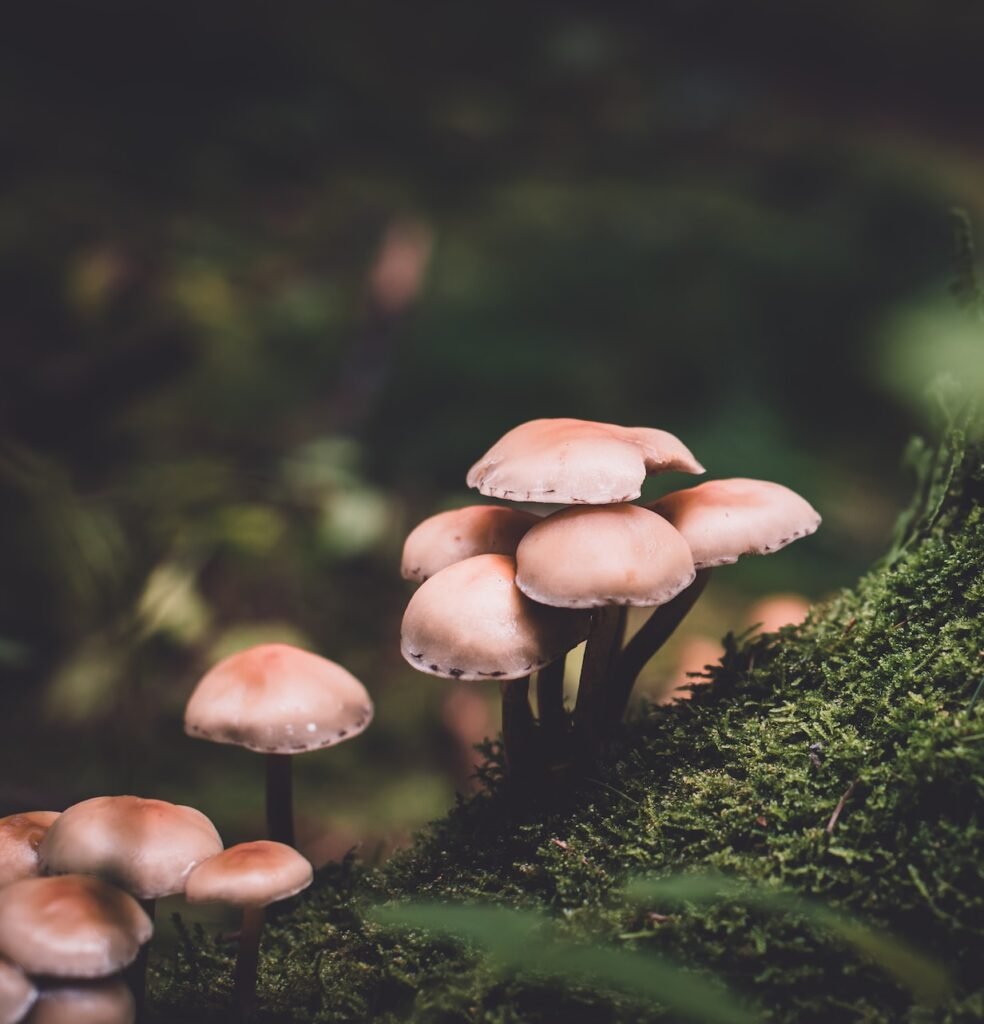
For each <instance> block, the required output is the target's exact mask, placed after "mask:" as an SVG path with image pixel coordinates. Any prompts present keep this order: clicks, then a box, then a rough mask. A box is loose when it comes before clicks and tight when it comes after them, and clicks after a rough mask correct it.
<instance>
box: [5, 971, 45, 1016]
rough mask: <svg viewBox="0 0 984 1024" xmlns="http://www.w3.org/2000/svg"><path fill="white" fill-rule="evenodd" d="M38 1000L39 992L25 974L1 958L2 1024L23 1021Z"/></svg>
mask: <svg viewBox="0 0 984 1024" xmlns="http://www.w3.org/2000/svg"><path fill="white" fill-rule="evenodd" d="M37 998H38V990H37V989H36V988H35V987H34V986H33V985H32V984H31V982H30V980H29V979H28V978H26V977H25V976H24V972H23V971H22V970H21V969H20V968H19V967H17V966H16V965H15V964H12V963H11V962H10V961H9V960H4V959H3V958H2V957H0V1024H17V1022H18V1021H21V1020H23V1019H24V1018H25V1017H26V1016H27V1014H28V1011H29V1010H30V1009H31V1007H32V1006H33V1005H34V1001H35V1000H36V999H37Z"/></svg>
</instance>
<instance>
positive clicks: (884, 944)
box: [627, 874, 950, 1003]
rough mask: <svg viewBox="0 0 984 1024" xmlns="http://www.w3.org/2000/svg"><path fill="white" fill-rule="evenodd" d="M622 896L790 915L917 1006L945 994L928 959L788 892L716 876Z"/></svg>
mask: <svg viewBox="0 0 984 1024" xmlns="http://www.w3.org/2000/svg"><path fill="white" fill-rule="evenodd" d="M627 895H628V896H629V898H630V899H635V900H638V901H639V902H648V901H651V900H669V901H673V902H677V903H679V902H689V903H715V902H718V901H721V900H732V901H734V902H736V903H741V904H743V905H745V906H749V907H755V908H757V909H759V910H764V911H768V912H772V913H777V914H790V915H792V916H795V917H799V918H802V919H803V920H804V921H806V922H807V923H809V924H810V925H813V926H814V927H816V928H821V929H823V930H824V931H826V932H829V933H830V934H832V935H834V936H836V937H837V938H838V939H841V940H842V941H843V942H846V943H847V944H848V945H850V946H853V947H854V948H855V949H856V950H857V951H858V952H860V953H862V954H863V955H865V956H866V957H868V958H869V959H870V960H872V961H873V962H874V963H876V964H877V965H878V966H879V967H881V968H882V969H883V970H885V971H886V972H888V973H889V974H891V975H892V976H893V977H894V978H895V979H896V981H898V982H899V984H900V985H902V986H904V987H905V988H907V989H908V990H909V991H910V992H912V994H913V995H914V996H915V997H916V998H917V999H918V1000H919V1001H921V1002H924V1003H936V1002H939V1001H940V1000H942V999H943V998H944V997H945V996H946V995H947V994H948V992H949V990H950V979H949V976H948V974H947V972H946V969H945V968H944V967H943V965H942V964H940V963H939V962H938V961H936V960H935V959H933V958H932V957H929V956H927V955H926V954H924V953H921V952H919V951H917V950H915V949H913V948H912V947H911V946H910V945H908V944H907V943H905V942H902V941H901V940H899V939H897V938H895V936H893V935H889V934H888V933H887V932H884V931H881V930H880V929H877V928H872V927H870V926H869V925H866V924H863V923H862V922H861V921H858V920H856V919H855V918H852V917H849V916H847V915H846V914H841V913H838V912H837V911H835V910H831V909H830V908H829V907H825V906H823V905H822V904H819V903H816V902H814V901H813V900H809V899H804V898H803V897H802V896H798V895H796V894H795V893H792V892H788V891H785V890H778V889H764V888H760V887H756V886H753V885H748V884H746V883H742V882H739V881H736V880H735V879H731V878H726V877H724V876H722V875H714V874H700V875H674V876H672V877H669V878H637V879H635V880H634V881H632V882H630V883H629V886H628V889H627Z"/></svg>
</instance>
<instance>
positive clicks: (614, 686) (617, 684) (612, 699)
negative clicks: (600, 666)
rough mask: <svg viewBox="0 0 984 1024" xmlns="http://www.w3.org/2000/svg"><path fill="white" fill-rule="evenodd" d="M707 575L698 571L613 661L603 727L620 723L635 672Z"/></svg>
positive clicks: (695, 596)
mask: <svg viewBox="0 0 984 1024" xmlns="http://www.w3.org/2000/svg"><path fill="white" fill-rule="evenodd" d="M710 575H711V570H710V569H698V570H697V575H696V576H695V577H694V581H693V583H691V584H690V586H689V587H687V589H686V590H684V591H682V592H681V593H679V594H677V596H676V597H675V598H673V600H672V601H669V602H668V603H667V604H664V605H661V606H660V607H659V608H657V609H656V610H655V611H654V612H653V613H652V615H650V616H649V618H648V619H647V620H646V622H645V623H643V625H642V627H641V628H640V629H639V631H638V632H637V633H636V634H635V636H633V637H632V639H631V640H629V642H628V643H627V644H626V645H625V648H624V649H623V651H622V653H621V654H620V655H619V656H618V657H617V658H616V659H615V664H614V667H613V670H612V677H611V679H610V681H609V686H608V687H607V689H606V693H605V696H606V703H605V707H604V711H603V715H604V722H605V727H606V728H608V729H612V728H614V727H615V726H616V725H617V724H618V723H619V721H621V718H622V716H623V715H624V714H625V709H626V708H627V707H628V704H629V699H630V698H631V696H632V689H633V687H634V686H635V682H636V679H638V677H639V673H640V672H641V671H642V669H643V668H644V667H645V665H646V663H647V662H648V661H649V659H650V658H652V657H653V655H654V654H656V652H657V651H658V650H660V648H661V647H662V646H663V645H664V644H665V643H666V641H667V640H669V638H670V637H671V636H672V635H673V633H674V632H675V631H676V628H677V626H679V625H680V623H681V622H683V620H684V619H685V618H686V617H687V614H688V613H689V612H690V609H691V608H693V606H694V605H695V604H696V603H697V599H698V598H699V597H700V595H701V594H702V593H703V592H704V588H705V587H706V586H707V581H708V579H710Z"/></svg>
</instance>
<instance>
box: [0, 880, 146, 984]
mask: <svg viewBox="0 0 984 1024" xmlns="http://www.w3.org/2000/svg"><path fill="white" fill-rule="evenodd" d="M153 933H154V926H153V924H151V921H150V918H149V917H148V916H147V915H146V914H145V913H144V912H143V910H142V908H141V906H140V904H139V903H137V901H136V900H135V899H134V898H133V897H132V896H130V895H129V894H128V893H125V892H123V890H122V889H117V888H115V887H114V886H112V885H109V884H108V883H107V882H103V881H102V880H101V879H98V878H94V877H93V876H92V875H59V876H57V877H56V878H22V879H21V880H20V881H19V882H14V883H12V884H11V885H8V886H7V887H6V888H4V889H0V954H2V955H4V956H6V957H8V958H9V959H11V960H13V961H14V963H16V964H19V965H20V966H21V967H22V968H23V969H24V970H25V971H27V973H28V974H49V975H51V976H52V977H56V978H103V977H106V976H107V975H109V974H115V973H116V972H117V971H121V970H122V969H123V968H124V967H126V966H127V965H128V964H131V963H132V962H133V961H134V960H135V959H136V956H137V953H138V952H139V950H140V947H141V946H142V945H143V944H144V943H145V942H148V941H149V940H150V937H151V935H153Z"/></svg>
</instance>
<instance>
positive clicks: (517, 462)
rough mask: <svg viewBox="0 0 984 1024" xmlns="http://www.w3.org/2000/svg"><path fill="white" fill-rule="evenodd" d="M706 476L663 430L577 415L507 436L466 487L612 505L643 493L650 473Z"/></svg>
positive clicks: (534, 423)
mask: <svg viewBox="0 0 984 1024" xmlns="http://www.w3.org/2000/svg"><path fill="white" fill-rule="evenodd" d="M667 470H678V471H680V472H684V473H703V472H704V467H703V466H701V464H700V463H699V462H698V461H697V460H696V459H695V458H694V457H693V454H692V453H691V452H690V450H689V449H688V448H687V447H686V445H684V443H683V442H682V441H681V440H680V439H679V438H677V437H674V435H673V434H670V433H668V432H667V431H665V430H655V429H653V428H651V427H622V426H618V425H616V424H614V423H596V422H593V421H591V420H577V419H539V420H530V421H529V422H527V423H521V424H520V425H519V426H518V427H514V428H513V429H512V430H510V431H509V432H508V433H506V434H504V435H503V436H502V437H501V438H500V439H499V440H498V441H497V442H496V443H495V444H494V445H493V446H492V447H491V448H490V449H489V450H488V452H486V454H485V455H484V456H483V457H482V458H481V459H479V460H478V462H476V463H475V465H474V466H472V468H471V469H470V470H469V472H468V486H469V487H475V488H477V489H478V490H479V491H480V492H481V493H482V494H486V495H488V496H489V497H493V498H508V499H511V500H513V501H538V502H547V503H551V504H560V505H580V504H586V505H607V504H610V503H612V502H619V501H631V500H633V499H634V498H638V497H639V495H640V494H641V493H642V482H643V480H645V478H646V476H648V475H649V474H650V473H659V472H665V471H667Z"/></svg>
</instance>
